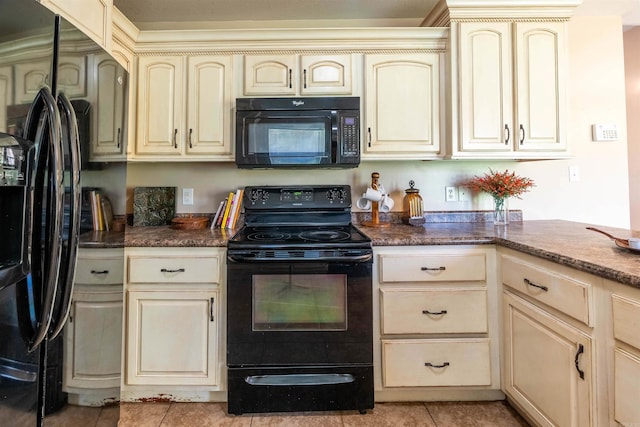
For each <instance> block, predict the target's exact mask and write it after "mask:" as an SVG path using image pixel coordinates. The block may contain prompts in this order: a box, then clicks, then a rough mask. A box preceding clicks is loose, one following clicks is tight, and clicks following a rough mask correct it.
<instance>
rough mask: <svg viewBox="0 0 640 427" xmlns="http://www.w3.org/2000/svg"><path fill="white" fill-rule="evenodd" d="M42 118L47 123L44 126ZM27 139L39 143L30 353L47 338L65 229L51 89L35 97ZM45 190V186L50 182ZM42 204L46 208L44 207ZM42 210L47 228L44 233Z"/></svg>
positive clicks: (57, 117) (55, 111) (34, 191)
mask: <svg viewBox="0 0 640 427" xmlns="http://www.w3.org/2000/svg"><path fill="white" fill-rule="evenodd" d="M41 118H44V121H42V123H41ZM25 138H26V139H30V140H32V141H36V161H35V162H34V168H35V169H34V173H33V177H32V182H31V193H32V197H33V204H32V206H33V207H32V212H31V224H30V230H29V234H30V235H29V238H30V239H29V240H30V245H31V247H30V253H31V276H32V279H33V280H34V282H36V288H38V287H39V288H40V289H39V292H36V294H40V296H38V298H39V299H40V298H41V301H38V302H37V303H36V304H35V307H36V309H37V310H38V312H36V319H35V327H34V331H33V336H32V337H31V338H30V339H29V343H28V350H29V351H33V350H35V349H36V348H37V347H38V346H39V345H40V343H41V342H42V341H43V340H44V339H45V338H46V336H47V332H48V330H49V326H50V324H51V318H52V314H53V308H54V304H55V300H56V293H57V289H58V275H59V271H60V252H61V248H62V232H63V228H64V212H63V208H64V155H63V148H62V128H61V124H60V113H59V112H58V108H57V107H56V101H55V99H54V98H53V95H51V91H50V90H49V88H48V87H46V86H45V87H42V88H41V89H40V91H39V92H38V94H37V95H36V97H35V99H34V101H33V103H32V104H31V107H30V109H29V113H28V115H27V120H26V126H25ZM47 180H48V183H47V187H46V188H44V187H45V182H47ZM43 201H46V204H45V205H44V206H43ZM43 208H44V209H45V215H46V217H45V218H44V219H45V225H44V230H43V229H42V220H43V218H42V215H43Z"/></svg>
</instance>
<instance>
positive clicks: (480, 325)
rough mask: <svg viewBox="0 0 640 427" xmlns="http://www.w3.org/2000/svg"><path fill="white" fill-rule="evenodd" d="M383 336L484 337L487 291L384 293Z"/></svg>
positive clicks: (382, 294) (421, 290)
mask: <svg viewBox="0 0 640 427" xmlns="http://www.w3.org/2000/svg"><path fill="white" fill-rule="evenodd" d="M380 301H381V305H382V319H381V320H382V322H381V323H382V333H383V334H414V333H415V334H425V333H426V334H429V333H465V332H466V333H486V332H487V291H486V290H485V289H473V290H437V291H436V290H423V289H401V290H400V289H383V290H381V291H380Z"/></svg>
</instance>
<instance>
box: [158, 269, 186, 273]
mask: <svg viewBox="0 0 640 427" xmlns="http://www.w3.org/2000/svg"><path fill="white" fill-rule="evenodd" d="M160 271H161V272H162V273H184V268H177V269H175V270H169V269H167V268H161V269H160Z"/></svg>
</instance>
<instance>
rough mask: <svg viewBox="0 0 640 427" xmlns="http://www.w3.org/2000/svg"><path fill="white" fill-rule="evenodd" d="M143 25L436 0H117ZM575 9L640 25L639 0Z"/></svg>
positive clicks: (414, 19)
mask: <svg viewBox="0 0 640 427" xmlns="http://www.w3.org/2000/svg"><path fill="white" fill-rule="evenodd" d="M113 3H114V5H115V6H116V7H117V8H118V9H119V10H120V11H121V12H122V13H123V14H124V15H125V16H126V17H127V18H128V19H129V20H131V21H132V22H133V23H134V24H135V25H136V26H137V27H138V28H139V29H141V30H154V29H175V28H185V29H186V28H252V27H253V28H255V27H291V26H296V25H297V26H305V27H309V26H316V27H343V26H408V27H412V26H419V25H420V23H421V22H422V20H423V19H424V18H425V17H426V16H427V14H428V13H429V11H430V10H431V9H432V8H433V7H434V6H435V5H436V4H437V3H438V0H180V1H176V0H114V2H113ZM576 15H618V16H622V18H623V24H624V25H640V0H583V3H582V5H581V6H579V7H578V8H577V10H576Z"/></svg>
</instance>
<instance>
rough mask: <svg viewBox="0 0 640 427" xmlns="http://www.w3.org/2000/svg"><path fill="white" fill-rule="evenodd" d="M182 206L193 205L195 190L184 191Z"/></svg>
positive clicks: (185, 189)
mask: <svg viewBox="0 0 640 427" xmlns="http://www.w3.org/2000/svg"><path fill="white" fill-rule="evenodd" d="M182 204H183V205H193V188H183V189H182Z"/></svg>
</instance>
